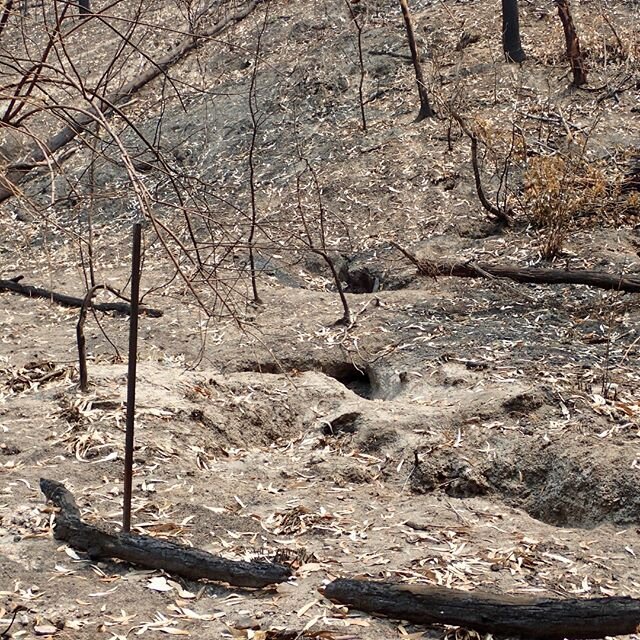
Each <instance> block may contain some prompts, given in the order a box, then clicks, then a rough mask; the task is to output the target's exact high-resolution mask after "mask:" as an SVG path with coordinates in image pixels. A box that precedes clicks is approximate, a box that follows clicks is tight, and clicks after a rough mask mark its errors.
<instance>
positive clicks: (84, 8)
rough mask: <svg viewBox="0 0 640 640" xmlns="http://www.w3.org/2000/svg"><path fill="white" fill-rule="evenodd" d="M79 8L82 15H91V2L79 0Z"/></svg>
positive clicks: (89, 0)
mask: <svg viewBox="0 0 640 640" xmlns="http://www.w3.org/2000/svg"><path fill="white" fill-rule="evenodd" d="M78 8H79V9H80V15H87V14H89V13H91V0H78Z"/></svg>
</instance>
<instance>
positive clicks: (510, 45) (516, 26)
mask: <svg viewBox="0 0 640 640" xmlns="http://www.w3.org/2000/svg"><path fill="white" fill-rule="evenodd" d="M502 49H503V51H504V55H505V58H506V59H507V62H522V61H524V60H525V59H526V57H527V56H526V55H525V53H524V51H523V50H522V44H521V43H520V18H519V16H518V0H502Z"/></svg>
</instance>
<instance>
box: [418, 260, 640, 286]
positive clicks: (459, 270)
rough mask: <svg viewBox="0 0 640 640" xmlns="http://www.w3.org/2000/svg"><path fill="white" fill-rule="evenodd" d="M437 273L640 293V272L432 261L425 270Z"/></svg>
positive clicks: (426, 272)
mask: <svg viewBox="0 0 640 640" xmlns="http://www.w3.org/2000/svg"><path fill="white" fill-rule="evenodd" d="M425 262H426V261H425ZM419 269H420V268H419ZM420 270H421V269H420ZM434 272H435V274H436V275H441V276H458V277H460V278H487V277H493V278H507V279H509V280H515V281H516V282H530V283H534V284H584V285H587V286H589V287H597V288H600V289H609V290H614V291H626V292H629V293H640V275H638V276H636V275H624V274H620V275H616V274H612V273H606V272H603V271H587V270H585V269H544V268H537V267H524V268H520V267H517V266H515V265H491V264H482V263H480V264H475V263H473V262H464V263H443V264H430V265H429V266H428V267H427V268H426V269H425V275H429V276H431V277H433V275H434ZM483 272H484V273H483ZM487 274H488V275H487Z"/></svg>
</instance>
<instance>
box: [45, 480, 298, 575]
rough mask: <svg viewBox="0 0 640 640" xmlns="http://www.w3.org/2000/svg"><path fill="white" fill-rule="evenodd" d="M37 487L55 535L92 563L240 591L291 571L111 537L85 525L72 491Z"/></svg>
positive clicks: (53, 485) (52, 484) (51, 484)
mask: <svg viewBox="0 0 640 640" xmlns="http://www.w3.org/2000/svg"><path fill="white" fill-rule="evenodd" d="M40 489H41V490H42V492H43V493H44V495H45V496H46V497H47V499H48V500H50V501H51V502H53V504H54V505H55V506H56V507H58V508H59V509H60V512H59V513H58V514H57V515H56V518H55V521H54V525H53V537H54V538H55V539H56V540H63V541H64V542H67V543H68V544H69V545H70V546H72V547H73V548H74V549H78V550H79V551H86V552H88V554H89V556H90V557H91V558H92V559H94V560H95V559H98V558H118V559H120V560H125V561H126V562H130V563H132V564H137V565H139V566H142V567H148V568H151V569H163V570H165V571H167V572H169V573H173V574H175V575H178V576H182V577H183V578H188V579H190V580H199V579H202V578H206V579H208V580H216V581H221V582H227V583H229V584H232V585H235V586H239V587H265V586H267V585H270V584H275V583H278V582H284V581H285V580H287V578H289V576H290V575H291V573H292V571H291V569H290V568H289V567H287V566H285V565H282V564H274V563H270V562H243V561H239V560H227V559H225V558H221V557H219V556H214V555H213V554H211V553H207V552H206V551H202V550H201V549H194V548H193V547H187V546H185V545H181V544H178V543H175V542H169V541H167V540H160V539H158V538H152V537H150V536H138V535H132V534H130V533H118V534H112V533H107V532H106V531H102V530H101V529H99V528H98V527H94V526H92V525H88V524H85V523H84V522H83V521H82V518H81V517H80V510H79V509H78V506H77V505H76V501H75V499H74V497H73V495H72V494H71V492H70V491H68V490H67V488H66V487H65V486H64V485H63V484H62V483H60V482H56V481H55V480H47V479H46V478H41V479H40Z"/></svg>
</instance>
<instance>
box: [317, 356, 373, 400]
mask: <svg viewBox="0 0 640 640" xmlns="http://www.w3.org/2000/svg"><path fill="white" fill-rule="evenodd" d="M325 373H326V374H327V375H328V376H331V377H332V378H335V379H336V380H337V381H338V382H340V383H342V384H343V385H344V386H345V387H347V389H351V391H353V392H354V393H355V394H356V395H359V396H360V397H361V398H366V399H367V400H371V398H373V389H372V386H371V379H370V378H369V374H368V373H367V371H366V369H360V368H358V367H356V366H355V365H354V364H349V363H345V364H344V365H343V366H342V367H339V368H338V369H336V371H334V372H331V371H325Z"/></svg>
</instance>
